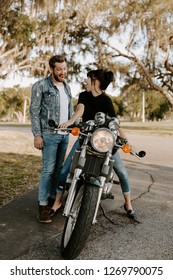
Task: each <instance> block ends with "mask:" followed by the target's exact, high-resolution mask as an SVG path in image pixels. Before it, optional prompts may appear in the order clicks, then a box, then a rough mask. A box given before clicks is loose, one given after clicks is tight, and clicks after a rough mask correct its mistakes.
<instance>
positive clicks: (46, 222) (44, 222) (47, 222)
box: [37, 216, 52, 224]
mask: <svg viewBox="0 0 173 280" xmlns="http://www.w3.org/2000/svg"><path fill="white" fill-rule="evenodd" d="M37 219H38V221H39V222H40V223H42V224H50V223H51V222H52V220H48V221H42V220H40V219H39V217H38V216H37Z"/></svg>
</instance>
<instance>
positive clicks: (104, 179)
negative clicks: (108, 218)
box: [92, 177, 106, 224]
mask: <svg viewBox="0 0 173 280" xmlns="http://www.w3.org/2000/svg"><path fill="white" fill-rule="evenodd" d="M105 181H106V178H105V177H100V183H101V184H100V186H99V193H98V198H97V204H96V209H95V212H94V217H93V221H92V224H96V223H97V220H96V217H97V213H98V209H99V205H100V200H101V196H102V192H103V187H104V185H105Z"/></svg>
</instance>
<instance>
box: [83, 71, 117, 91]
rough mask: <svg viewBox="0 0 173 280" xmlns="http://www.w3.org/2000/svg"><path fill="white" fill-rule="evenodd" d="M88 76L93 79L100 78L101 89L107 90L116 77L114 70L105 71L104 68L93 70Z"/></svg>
mask: <svg viewBox="0 0 173 280" xmlns="http://www.w3.org/2000/svg"><path fill="white" fill-rule="evenodd" d="M87 76H88V77H90V78H91V81H93V80H98V81H99V82H100V89H101V90H105V89H106V88H107V87H108V85H109V84H110V83H111V82H112V81H113V79H114V74H113V72H112V71H105V70H103V69H98V70H91V71H89V72H88V73H87Z"/></svg>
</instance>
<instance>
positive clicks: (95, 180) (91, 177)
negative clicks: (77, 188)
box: [83, 174, 101, 187]
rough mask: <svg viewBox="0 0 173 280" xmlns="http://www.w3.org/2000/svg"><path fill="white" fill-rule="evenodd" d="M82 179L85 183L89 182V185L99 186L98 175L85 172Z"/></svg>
mask: <svg viewBox="0 0 173 280" xmlns="http://www.w3.org/2000/svg"><path fill="white" fill-rule="evenodd" d="M83 179H84V181H85V182H86V183H87V184H90V185H93V186H96V187H100V186H101V181H100V178H99V177H98V176H95V175H94V174H85V175H84V176H83Z"/></svg>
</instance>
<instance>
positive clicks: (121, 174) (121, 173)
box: [112, 152, 130, 194]
mask: <svg viewBox="0 0 173 280" xmlns="http://www.w3.org/2000/svg"><path fill="white" fill-rule="evenodd" d="M112 157H113V158H114V159H115V162H114V166H113V168H114V171H115V173H116V174H117V176H118V178H119V181H120V185H121V189H122V192H123V194H127V193H130V183H129V176H128V173H127V169H126V167H125V165H124V163H123V161H122V159H121V157H120V155H119V153H118V152H116V153H115V154H114V155H113V156H112Z"/></svg>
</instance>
